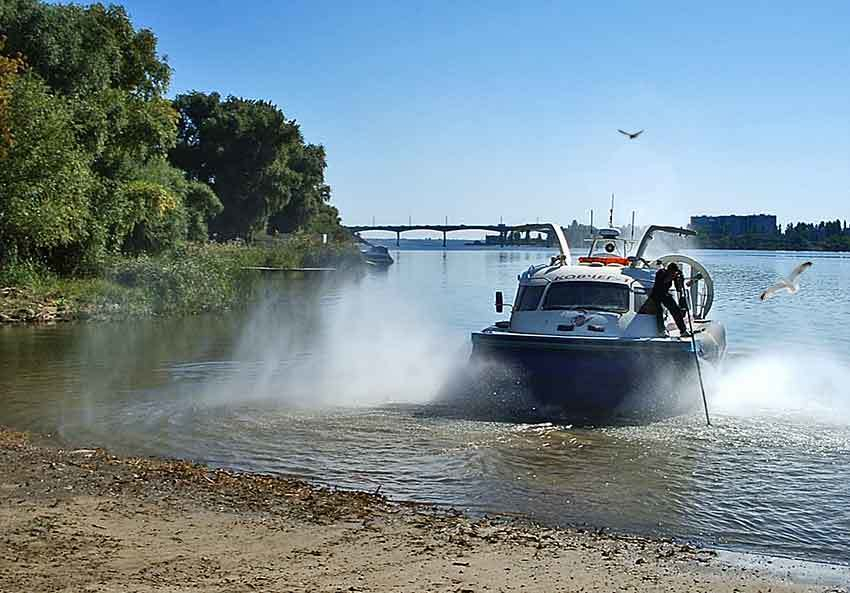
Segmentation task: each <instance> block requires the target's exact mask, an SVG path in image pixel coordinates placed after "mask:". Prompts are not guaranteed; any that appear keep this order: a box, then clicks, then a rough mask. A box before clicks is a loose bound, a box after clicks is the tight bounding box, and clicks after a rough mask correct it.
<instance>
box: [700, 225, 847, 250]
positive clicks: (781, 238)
mask: <svg viewBox="0 0 850 593" xmlns="http://www.w3.org/2000/svg"><path fill="white" fill-rule="evenodd" d="M697 242H698V244H699V246H700V247H702V248H705V249H753V250H762V251H850V230H848V228H847V222H846V221H843V222H842V221H841V220H831V221H821V222H819V223H817V224H815V223H808V222H798V223H789V224H788V225H787V226H786V227H785V229H776V232H775V233H770V234H765V233H762V234H751V235H724V234H719V235H710V234H706V233H700V234H699V237H698V241H697Z"/></svg>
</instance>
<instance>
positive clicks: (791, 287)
mask: <svg viewBox="0 0 850 593" xmlns="http://www.w3.org/2000/svg"><path fill="white" fill-rule="evenodd" d="M811 267H812V262H810V261H807V262H803V263H802V264H800V265H799V266H797V267H796V268H794V269H793V270H792V271H791V275H790V276H788V278H784V279H782V280H780V281H779V282H777V283H776V284H774V285H773V286H771V287H770V288H768V289H767V290H765V291H764V292H763V293H761V296H760V297H759V300H762V301H766V300H767V299H769V298H770V297H772V296H773V295H775V294H776V293H777V292H782V291H783V290H787V291H788V292H790V293H791V294H796V293H797V291H798V290H800V274H802V273H803V272H805V271H806V270H808V269H809V268H811Z"/></svg>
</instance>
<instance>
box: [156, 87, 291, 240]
mask: <svg viewBox="0 0 850 593" xmlns="http://www.w3.org/2000/svg"><path fill="white" fill-rule="evenodd" d="M174 104H175V107H176V108H177V111H178V112H179V113H180V123H179V125H178V143H177V146H176V147H175V148H174V149H173V150H172V151H171V162H172V163H174V164H175V165H176V166H178V167H180V168H181V169H183V170H185V171H186V172H187V173H188V175H189V178H190V179H191V180H193V181H199V182H203V183H206V184H208V185H209V186H210V187H212V188H213V190H214V191H215V193H216V195H217V196H218V197H219V199H220V200H221V203H222V205H223V210H222V212H221V214H219V215H218V216H217V217H216V218H214V219H213V220H212V221H211V223H210V231H211V232H213V233H215V234H216V235H218V236H219V237H220V238H223V239H232V238H237V237H238V238H242V239H251V238H252V237H253V235H254V233H256V232H258V231H262V230H265V228H266V226H267V224H268V220H269V217H270V216H272V215H273V214H275V213H277V212H279V211H281V210H282V209H283V208H285V207H286V206H287V204H289V202H290V200H291V199H292V197H293V194H294V193H296V192H297V191H298V190H299V187H300V183H301V179H300V174H299V173H298V171H296V170H293V169H292V168H290V164H291V160H292V159H291V157H292V155H293V153H295V152H296V150H297V149H296V147H297V146H298V145H301V144H303V139H302V137H301V132H300V130H299V128H298V125H297V124H296V123H295V122H292V121H289V120H287V119H286V117H285V116H284V114H283V112H282V111H281V110H280V109H278V108H277V107H275V106H274V105H273V104H271V103H269V102H266V101H253V100H246V99H239V98H236V97H228V98H227V99H226V100H224V101H222V100H221V96H220V95H219V94H218V93H211V94H204V93H199V92H194V93H190V94H186V95H180V96H178V97H177V99H176V100H175V102H174Z"/></svg>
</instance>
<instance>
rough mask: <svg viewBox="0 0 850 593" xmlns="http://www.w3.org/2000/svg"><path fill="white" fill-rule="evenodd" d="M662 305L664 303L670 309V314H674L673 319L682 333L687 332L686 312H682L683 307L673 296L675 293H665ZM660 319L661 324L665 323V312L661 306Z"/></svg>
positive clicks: (659, 308) (659, 309)
mask: <svg viewBox="0 0 850 593" xmlns="http://www.w3.org/2000/svg"><path fill="white" fill-rule="evenodd" d="M660 304H661V305H664V308H666V309H667V310H668V311H670V315H672V316H673V321H675V322H676V327H678V328H679V331H680V332H681V333H683V334H684V333H687V331H688V328H687V327H685V314H684V313H683V312H682V309H681V307H679V305H678V304H677V303H676V299H674V298H673V295H672V294H670V293H669V292H668V293H667V294H665V295H664V296H663V297H662V298H661V303H660ZM658 321H659V325H663V324H664V312H663V311H662V309H661V307H658Z"/></svg>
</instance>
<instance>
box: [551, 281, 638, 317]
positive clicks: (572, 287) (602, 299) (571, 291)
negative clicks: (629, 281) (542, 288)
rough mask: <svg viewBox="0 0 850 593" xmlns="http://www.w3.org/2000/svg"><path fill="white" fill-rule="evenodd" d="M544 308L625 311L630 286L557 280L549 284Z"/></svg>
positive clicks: (627, 305) (627, 306)
mask: <svg viewBox="0 0 850 593" xmlns="http://www.w3.org/2000/svg"><path fill="white" fill-rule="evenodd" d="M543 309H544V310H547V311H553V310H558V309H586V310H593V311H612V312H615V313H625V312H626V311H628V310H629V287H628V286H626V285H625V284H613V283H610V282H557V283H554V284H552V285H550V286H549V291H548V292H547V293H546V301H545V302H544V303H543Z"/></svg>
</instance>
